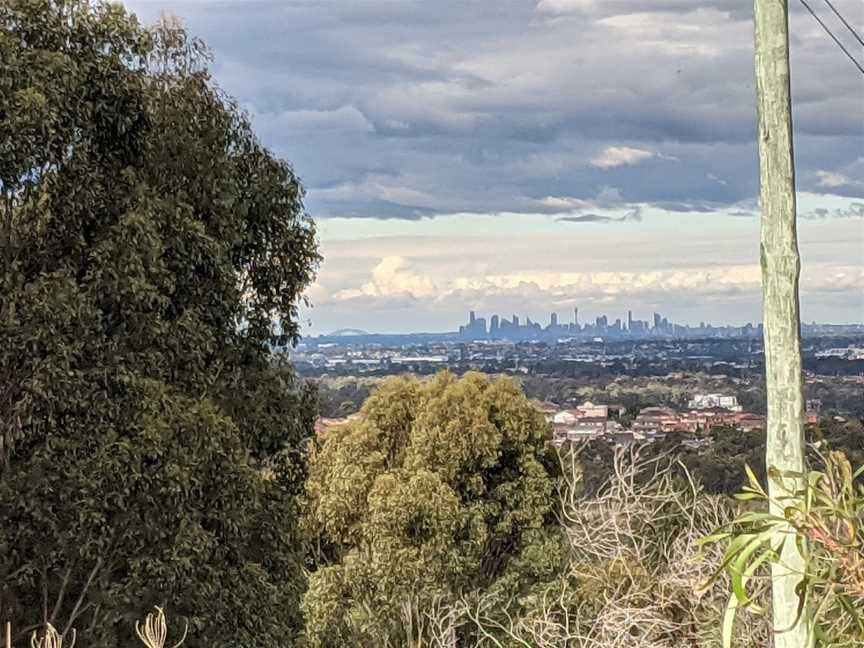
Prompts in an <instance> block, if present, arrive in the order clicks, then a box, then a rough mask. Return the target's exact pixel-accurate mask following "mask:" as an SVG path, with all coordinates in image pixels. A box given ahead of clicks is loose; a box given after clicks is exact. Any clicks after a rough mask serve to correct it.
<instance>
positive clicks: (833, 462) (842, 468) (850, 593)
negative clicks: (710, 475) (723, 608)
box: [705, 452, 864, 647]
mask: <svg viewBox="0 0 864 648" xmlns="http://www.w3.org/2000/svg"><path fill="white" fill-rule="evenodd" d="M823 464H824V470H822V471H810V472H809V473H807V474H799V473H784V474H782V475H780V476H782V477H784V478H786V480H788V481H784V482H783V483H784V484H800V485H801V486H800V487H799V488H796V489H794V490H793V489H791V488H787V491H786V492H787V494H786V495H781V497H780V499H779V501H776V502H774V503H775V504H776V508H777V509H778V510H781V511H783V515H782V516H781V515H776V514H773V513H769V512H764V511H761V510H758V511H748V512H746V513H744V514H742V515H741V516H739V517H738V518H736V520H734V522H733V523H732V525H731V528H730V529H729V530H728V531H724V532H722V533H718V534H715V535H712V536H709V537H708V538H706V539H705V542H706V543H716V542H720V541H728V546H727V549H726V553H725V557H724V560H723V563H722V567H721V570H720V571H721V572H722V571H723V570H725V571H728V573H729V574H730V576H731V580H732V597H731V599H730V601H729V604H728V606H727V613H726V619H725V621H724V625H723V629H724V645H725V646H731V645H732V634H731V630H732V626H733V623H734V620H735V615H736V613H737V611H738V609H739V608H746V609H751V610H754V611H756V612H761V608H760V607H759V606H758V604H757V603H756V601H755V600H754V596H753V595H752V594H751V592H750V589H749V588H748V585H749V584H750V581H751V580H753V578H754V576H757V575H758V574H759V571H760V568H761V567H762V566H763V565H765V564H770V563H771V562H776V561H778V560H779V559H780V553H781V548H782V545H783V544H784V543H787V542H794V543H796V544H797V545H798V547H799V548H800V551H801V553H802V554H803V556H804V558H805V573H804V574H803V580H802V583H803V586H802V587H801V588H800V589H799V591H798V598H799V615H800V614H804V616H805V618H812V619H813V623H814V624H815V626H816V628H815V630H816V638H817V641H818V642H819V645H822V646H849V647H851V646H860V645H861V644H862V642H864V486H862V485H861V484H860V483H856V480H857V479H858V477H860V476H861V475H862V474H864V467H862V468H859V469H858V471H856V472H855V473H853V471H852V467H851V465H850V463H849V460H848V459H847V458H846V457H845V455H843V454H842V453H839V452H832V453H830V454H829V455H828V456H826V457H825V458H824V461H823ZM748 476H749V485H748V486H747V487H746V488H745V489H744V492H743V493H742V494H740V495H739V496H738V497H739V499H742V500H748V501H755V502H761V503H763V504H764V503H768V502H770V501H771V497H770V496H769V494H768V493H767V491H766V490H765V489H764V488H763V487H762V486H761V484H760V483H759V480H758V479H757V478H756V476H755V475H754V474H753V472H752V471H750V470H749V469H748ZM790 527H791V529H792V535H790V534H789V532H788V531H787V529H789V528H790ZM718 573H719V572H718ZM758 585H759V583H758V582H757V586H758ZM808 611H809V613H806V612H808Z"/></svg>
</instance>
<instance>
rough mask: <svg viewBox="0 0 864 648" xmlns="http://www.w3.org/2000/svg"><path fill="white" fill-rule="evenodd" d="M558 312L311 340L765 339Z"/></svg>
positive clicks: (663, 319)
mask: <svg viewBox="0 0 864 648" xmlns="http://www.w3.org/2000/svg"><path fill="white" fill-rule="evenodd" d="M560 315H561V313H560V312H558V311H550V312H549V313H547V314H546V320H544V319H543V318H538V319H533V318H532V317H531V316H530V315H520V314H517V313H513V314H512V315H510V316H509V318H508V317H507V316H502V315H501V314H499V313H490V316H489V317H488V319H487V318H486V317H484V316H483V314H482V313H481V314H480V315H478V314H477V311H473V310H472V311H469V312H468V320H467V322H465V323H464V324H461V325H457V326H455V327H450V328H449V329H447V330H438V331H435V330H432V329H423V330H414V331H408V330H404V331H374V330H364V329H360V328H354V327H351V326H347V327H344V328H340V329H335V330H332V331H329V332H327V333H324V334H319V335H316V336H311V338H313V339H314V338H316V337H317V338H330V337H345V336H385V337H387V336H394V337H399V336H402V337H411V336H421V337H422V336H430V335H431V336H433V337H448V336H449V337H454V338H459V339H464V340H466V341H468V340H483V339H488V340H496V339H497V340H508V339H509V340H513V341H526V340H531V339H535V338H537V339H539V338H542V339H546V340H551V339H557V338H561V339H568V338H572V339H577V338H583V339H585V338H592V337H595V336H596V337H607V338H620V337H652V336H664V337H699V336H706V337H712V336H718V337H741V336H745V337H746V336H750V335H760V334H761V329H762V323H761V322H759V321H754V322H744V323H741V324H730V323H728V322H711V321H707V320H700V321H699V322H697V323H682V322H676V321H674V320H673V319H670V318H669V317H668V316H667V315H663V314H662V313H660V312H657V311H654V312H652V313H651V317H650V318H649V319H640V316H641V314H638V313H637V314H636V316H634V312H633V311H632V310H628V311H627V314H626V315H625V316H624V317H615V319H612V318H611V317H610V316H609V315H607V314H603V315H593V316H591V317H589V318H588V319H587V321H584V320H582V319H580V311H579V308H578V307H575V308H574V309H573V313H572V315H573V316H572V318H571V319H570V320H569V321H565V320H564V319H562V318H561V317H560ZM802 329H803V331H804V332H805V333H808V332H827V331H831V330H832V329H833V330H839V329H845V330H846V331H847V332H849V331H850V330H854V331H855V332H857V333H864V322H861V321H859V322H827V321H822V322H817V321H815V320H814V321H809V322H802Z"/></svg>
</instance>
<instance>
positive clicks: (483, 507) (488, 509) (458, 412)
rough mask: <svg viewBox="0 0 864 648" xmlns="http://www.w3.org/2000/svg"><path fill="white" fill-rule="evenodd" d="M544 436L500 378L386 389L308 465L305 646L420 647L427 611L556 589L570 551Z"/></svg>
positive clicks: (553, 461)
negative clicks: (312, 543) (310, 542)
mask: <svg viewBox="0 0 864 648" xmlns="http://www.w3.org/2000/svg"><path fill="white" fill-rule="evenodd" d="M547 434H548V425H547V423H546V421H545V419H544V418H543V416H542V414H540V413H539V412H537V411H536V409H535V408H534V407H533V406H532V404H531V403H530V402H529V401H528V399H527V398H526V397H525V396H524V394H523V393H522V392H521V390H520V389H519V387H518V386H516V385H515V384H514V383H513V382H511V381H510V380H507V379H499V380H496V381H494V382H490V380H489V379H488V378H486V377H485V376H483V375H481V374H476V373H470V374H466V376H465V377H463V378H462V379H456V378H455V377H454V376H453V375H452V374H449V373H446V372H445V373H441V374H438V375H437V376H435V377H434V378H432V379H430V380H428V381H427V382H420V381H419V380H417V379H415V378H408V377H405V378H394V379H391V380H389V381H387V382H386V383H384V384H383V385H382V386H381V387H380V389H379V390H378V391H377V392H376V393H375V394H373V395H372V396H371V397H370V398H369V399H368V400H367V401H366V403H365V405H364V406H363V409H362V411H361V415H360V417H359V419H358V420H356V421H354V422H351V423H349V424H347V425H345V426H344V427H341V428H337V429H336V430H334V431H332V432H331V433H329V436H328V437H327V438H326V440H325V441H324V442H323V446H322V447H321V448H320V449H319V451H318V452H317V453H316V455H315V457H314V459H313V460H312V463H311V465H310V476H309V479H308V481H307V497H308V511H307V517H306V522H307V523H308V526H309V528H310V530H311V532H312V533H313V537H314V538H315V539H316V540H317V564H316V568H317V571H315V572H314V573H312V575H311V577H310V582H309V590H308V592H307V594H306V596H305V599H304V607H305V613H306V629H307V630H306V631H307V637H308V641H309V644H310V645H313V646H334V647H335V646H385V645H409V643H407V642H412V641H418V640H419V641H420V642H421V644H422V641H423V640H424V639H428V638H426V637H423V636H420V634H421V632H422V630H421V628H420V626H421V625H422V621H423V618H422V611H423V610H426V609H428V608H429V607H430V606H434V605H438V606H440V605H447V604H452V603H453V602H455V601H456V600H459V599H460V598H461V597H464V596H469V597H470V596H472V595H479V594H480V593H482V594H484V595H486V596H489V597H493V598H494V599H495V600H499V601H501V603H502V605H506V603H507V601H511V602H512V601H513V600H514V599H515V598H516V597H518V596H519V595H520V594H523V593H525V591H526V590H527V589H528V588H530V587H531V586H532V585H533V584H535V583H538V582H540V581H542V580H544V579H548V578H550V577H551V575H552V574H553V573H554V571H555V570H556V569H557V568H560V566H561V564H562V562H561V561H562V560H563V557H564V554H565V544H564V541H563V533H562V532H561V530H560V529H559V527H558V525H557V523H556V520H555V506H556V501H557V498H556V496H555V486H556V482H555V476H556V474H557V473H558V466H559V464H558V459H557V457H556V455H555V453H554V451H553V450H550V448H549V444H548V443H547ZM418 612H419V616H420V617H421V618H416V617H417V616H418ZM459 632H460V633H463V636H462V640H463V641H467V643H465V645H473V644H472V638H471V632H472V631H471V628H470V627H464V628H460V629H459ZM475 639H476V638H475ZM421 644H417V645H421ZM410 645H415V644H414V643H411V644H410ZM460 645H461V644H460Z"/></svg>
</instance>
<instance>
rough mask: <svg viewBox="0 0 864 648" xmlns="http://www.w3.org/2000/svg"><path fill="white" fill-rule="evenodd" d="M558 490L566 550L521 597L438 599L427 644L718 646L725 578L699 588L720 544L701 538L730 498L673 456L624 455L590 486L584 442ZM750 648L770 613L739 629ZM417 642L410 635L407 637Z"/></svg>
mask: <svg viewBox="0 0 864 648" xmlns="http://www.w3.org/2000/svg"><path fill="white" fill-rule="evenodd" d="M563 459H564V461H563V468H564V469H563V475H562V480H561V483H560V488H559V497H560V506H561V518H560V521H561V524H562V528H563V529H564V531H565V533H566V535H567V538H568V546H569V551H568V558H567V560H566V562H565V564H564V565H562V567H561V569H560V570H559V571H558V572H557V573H556V574H554V575H553V576H552V577H551V578H550V579H548V580H546V581H545V582H544V583H538V584H537V585H535V586H534V587H532V588H531V590H529V591H527V592H525V593H523V595H521V596H519V597H518V598H517V599H516V600H515V601H514V600H510V599H507V598H505V597H502V596H500V594H499V593H498V592H495V591H491V590H487V591H484V592H474V593H471V594H469V595H464V596H462V597H461V598H460V599H458V600H457V601H455V602H453V601H450V602H445V601H442V600H441V599H438V600H434V601H432V603H431V604H429V605H427V606H426V607H425V608H424V609H421V610H420V611H415V614H414V616H415V618H416V619H419V620H417V621H415V622H414V623H413V624H412V626H411V627H417V626H419V625H422V626H423V627H424V628H426V629H429V630H430V632H429V640H428V641H427V643H424V644H419V643H417V644H413V643H412V644H410V645H411V646H412V647H413V646H415V645H416V646H418V648H419V646H420V645H422V646H424V648H425V647H432V648H453V647H454V646H455V645H457V644H455V643H454V642H453V641H452V638H453V636H454V635H455V631H456V630H457V629H464V628H470V629H471V633H472V640H471V642H469V643H465V644H459V645H467V646H471V647H472V648H475V647H477V648H487V647H488V648H493V647H494V648H517V647H519V648H526V647H530V648H634V647H635V648H679V647H680V646H688V647H691V648H717V647H719V645H720V641H719V639H720V637H719V625H720V619H721V616H722V609H723V602H724V601H725V587H727V586H728V585H727V584H726V583H723V582H720V583H716V584H715V585H714V586H713V587H711V588H708V589H707V590H702V591H700V590H699V588H700V586H701V585H702V583H703V582H704V580H705V579H707V577H708V576H709V575H710V574H711V571H712V569H714V568H715V567H716V566H717V565H719V563H720V558H721V552H720V551H719V550H716V549H715V550H714V551H713V552H711V553H710V554H709V555H706V556H700V555H699V546H698V543H699V540H700V539H701V537H702V536H703V534H704V533H707V532H708V530H710V529H712V528H714V527H715V526H716V525H718V524H723V523H726V522H728V521H730V520H731V519H732V517H733V515H734V511H733V507H732V506H731V503H730V501H729V500H727V499H726V498H718V497H713V496H706V495H705V494H704V493H702V492H701V491H700V490H699V488H698V486H696V485H695V484H693V483H690V482H687V481H681V480H679V479H677V478H676V477H675V476H674V474H673V471H672V466H673V465H674V461H673V460H672V459H670V458H669V457H664V458H662V459H658V458H646V457H644V456H641V455H640V453H639V451H638V450H637V449H635V448H630V449H621V450H619V451H617V452H616V453H615V459H614V465H615V469H614V470H613V472H612V473H611V474H609V475H608V478H607V480H606V482H605V483H604V485H603V486H602V487H601V488H600V489H599V490H598V491H597V492H596V493H594V494H593V495H587V494H585V490H584V487H583V484H582V470H581V467H580V466H581V459H582V454H581V449H580V451H579V452H578V456H576V453H572V454H568V455H566V456H565V457H564V458H563ZM736 633H737V634H736V638H737V639H738V640H739V641H740V642H741V645H746V646H750V647H752V648H762V647H764V646H766V645H769V629H768V626H767V624H766V623H765V622H764V620H762V619H760V618H757V617H752V618H751V619H750V623H742V624H740V625H739V626H738V627H737V628H736ZM406 645H409V644H406Z"/></svg>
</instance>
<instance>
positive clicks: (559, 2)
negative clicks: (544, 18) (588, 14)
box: [537, 0, 595, 14]
mask: <svg viewBox="0 0 864 648" xmlns="http://www.w3.org/2000/svg"><path fill="white" fill-rule="evenodd" d="M594 4H595V3H594V0H540V2H538V3H537V11H539V12H540V13H550V14H563V13H569V12H571V11H584V10H586V9H590V8H591V7H593V6H594Z"/></svg>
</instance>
